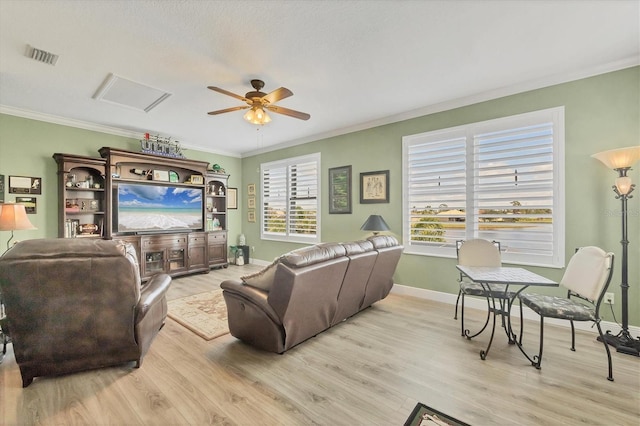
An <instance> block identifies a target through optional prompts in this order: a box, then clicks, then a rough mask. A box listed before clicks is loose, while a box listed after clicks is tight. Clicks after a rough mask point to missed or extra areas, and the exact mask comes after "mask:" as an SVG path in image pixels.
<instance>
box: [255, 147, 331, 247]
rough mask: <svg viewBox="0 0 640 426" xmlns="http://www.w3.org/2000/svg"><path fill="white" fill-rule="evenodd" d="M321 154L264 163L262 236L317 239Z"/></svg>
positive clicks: (299, 240)
mask: <svg viewBox="0 0 640 426" xmlns="http://www.w3.org/2000/svg"><path fill="white" fill-rule="evenodd" d="M319 174H320V154H312V155H308V156H303V157H296V158H290V159H287V160H282V161H276V162H273V163H266V164H262V165H261V175H262V191H261V193H262V203H261V213H262V215H261V216H262V225H261V226H262V228H261V229H262V232H261V237H262V238H263V239H273V240H283V241H295V242H308V243H313V242H318V241H319V235H320V220H319V214H318V212H319V199H318V194H319V192H320V176H319Z"/></svg>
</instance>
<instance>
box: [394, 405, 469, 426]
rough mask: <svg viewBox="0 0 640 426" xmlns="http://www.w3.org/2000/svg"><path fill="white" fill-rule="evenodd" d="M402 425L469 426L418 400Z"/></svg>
mask: <svg viewBox="0 0 640 426" xmlns="http://www.w3.org/2000/svg"><path fill="white" fill-rule="evenodd" d="M404 426H470V425H469V424H468V423H465V422H462V421H460V420H458V419H455V418H453V417H451V416H448V415H446V414H444V413H442V412H440V411H438V410H434V409H433V408H431V407H427V406H426V405H424V404H421V403H419V402H418V404H416V406H415V408H414V409H413V412H412V413H411V415H410V416H409V418H408V419H407V421H406V422H405V423H404Z"/></svg>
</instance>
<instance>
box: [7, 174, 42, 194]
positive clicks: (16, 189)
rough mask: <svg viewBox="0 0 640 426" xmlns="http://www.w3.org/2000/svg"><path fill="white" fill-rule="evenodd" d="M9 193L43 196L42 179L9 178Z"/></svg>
mask: <svg viewBox="0 0 640 426" xmlns="http://www.w3.org/2000/svg"><path fill="white" fill-rule="evenodd" d="M9 193H11V194H42V178H39V177H28V176H9Z"/></svg>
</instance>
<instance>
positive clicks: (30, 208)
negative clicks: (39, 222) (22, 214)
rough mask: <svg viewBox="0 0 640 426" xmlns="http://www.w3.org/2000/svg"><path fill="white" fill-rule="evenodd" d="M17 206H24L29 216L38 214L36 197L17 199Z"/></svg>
mask: <svg viewBox="0 0 640 426" xmlns="http://www.w3.org/2000/svg"><path fill="white" fill-rule="evenodd" d="M16 204H24V210H25V211H26V212H27V214H36V212H37V203H36V197H16Z"/></svg>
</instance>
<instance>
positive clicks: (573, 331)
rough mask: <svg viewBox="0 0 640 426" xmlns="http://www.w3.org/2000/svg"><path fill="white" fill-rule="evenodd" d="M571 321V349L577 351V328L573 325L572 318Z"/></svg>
mask: <svg viewBox="0 0 640 426" xmlns="http://www.w3.org/2000/svg"><path fill="white" fill-rule="evenodd" d="M569 323H570V324H571V350H572V351H573V352H575V351H576V329H575V327H574V326H573V321H572V320H569Z"/></svg>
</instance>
